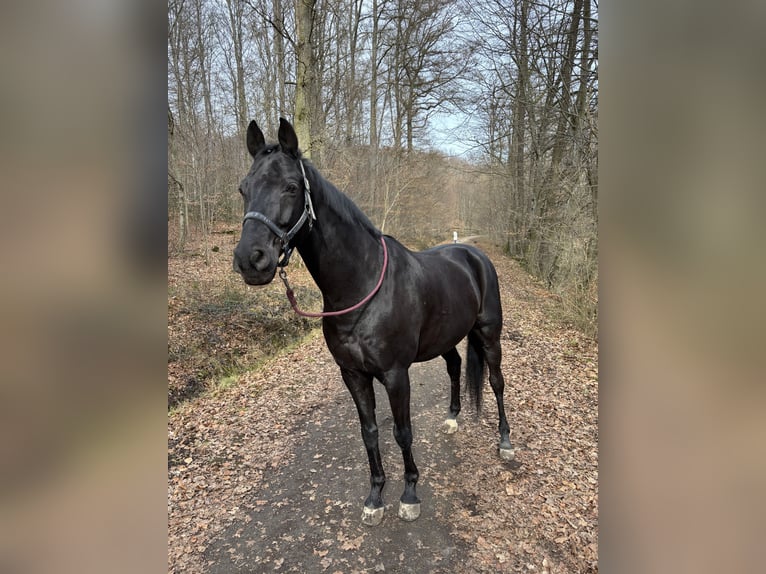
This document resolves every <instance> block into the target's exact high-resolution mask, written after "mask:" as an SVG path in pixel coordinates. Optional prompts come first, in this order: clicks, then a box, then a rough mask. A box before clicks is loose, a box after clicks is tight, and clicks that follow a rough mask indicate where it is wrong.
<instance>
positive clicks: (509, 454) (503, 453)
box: [499, 448, 516, 460]
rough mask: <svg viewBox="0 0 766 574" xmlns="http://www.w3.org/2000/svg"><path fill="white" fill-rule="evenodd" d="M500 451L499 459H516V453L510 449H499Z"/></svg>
mask: <svg viewBox="0 0 766 574" xmlns="http://www.w3.org/2000/svg"><path fill="white" fill-rule="evenodd" d="M499 450H500V458H502V459H503V460H513V459H514V458H516V451H515V450H513V449H512V448H501V449H499Z"/></svg>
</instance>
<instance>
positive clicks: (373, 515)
mask: <svg viewBox="0 0 766 574" xmlns="http://www.w3.org/2000/svg"><path fill="white" fill-rule="evenodd" d="M381 522H383V507H382V506H381V507H380V508H368V507H367V506H365V507H364V509H363V510H362V524H366V525H367V526H377V525H378V524H380V523H381Z"/></svg>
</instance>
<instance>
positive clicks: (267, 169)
mask: <svg viewBox="0 0 766 574" xmlns="http://www.w3.org/2000/svg"><path fill="white" fill-rule="evenodd" d="M278 140H279V143H278V144H267V143H266V141H265V139H264V136H263V133H262V132H261V130H260V128H259V127H258V125H257V124H256V123H255V122H254V121H252V122H250V125H249V127H248V130H247V149H248V151H249V152H250V155H251V156H252V157H253V164H252V167H251V168H250V172H249V173H248V174H247V176H246V177H245V178H244V179H243V180H242V183H241V184H240V188H239V192H240V194H241V195H242V198H243V200H244V204H245V217H244V221H243V225H242V235H241V237H240V240H239V243H238V245H237V247H236V248H235V250H234V269H235V270H236V271H237V272H239V273H240V274H241V275H242V277H243V279H244V280H245V282H246V283H247V284H249V285H263V284H265V283H269V282H270V281H271V280H272V279H274V275H275V273H276V271H277V267H281V268H282V270H281V271H280V275H281V276H282V277H283V279H284V280H285V284H286V285H287V281H286V276H285V275H284V269H283V268H284V266H285V265H286V264H287V262H288V260H289V258H290V254H291V253H292V250H293V248H294V247H295V248H297V249H298V251H299V252H300V254H301V257H302V258H303V261H304V262H305V264H306V268H307V269H308V270H309V272H310V273H311V276H312V277H313V278H314V281H316V284H317V286H318V287H319V289H320V290H321V292H322V296H323V299H324V310H325V313H324V314H322V315H323V316H324V318H323V320H322V328H323V331H324V337H325V341H326V342H327V346H328V347H329V349H330V352H331V353H332V355H333V357H334V359H335V361H336V363H337V364H338V366H339V367H340V371H341V375H342V377H343V381H344V383H345V384H346V386H347V387H348V390H349V391H350V392H351V396H352V397H353V399H354V402H355V403H356V408H357V411H358V412H359V421H360V423H361V427H362V438H363V440H364V446H365V448H366V449H367V456H368V457H369V462H370V483H371V486H372V488H371V490H370V495H369V496H368V497H367V499H366V500H365V503H364V512H363V515H362V521H363V522H364V523H365V524H369V525H376V524H379V523H380V521H381V520H382V519H383V498H382V490H383V485H384V483H385V474H384V472H383V465H382V463H381V458H380V450H379V448H378V426H377V422H376V420H375V393H374V389H373V387H372V380H373V378H375V379H378V380H379V381H380V382H381V383H382V384H383V386H384V387H385V389H386V392H387V393H388V398H389V401H390V403H391V412H392V413H393V416H394V437H395V438H396V442H397V443H398V444H399V446H400V447H401V450H402V456H403V457H404V469H405V470H404V493H403V494H402V496H401V499H400V505H399V516H400V517H401V518H403V519H404V520H415V519H416V518H417V517H418V516H419V515H420V500H419V499H418V497H417V495H416V493H415V486H416V484H417V481H418V469H417V467H416V466H415V461H414V459H413V456H412V427H411V423H410V379H409V374H408V369H409V367H410V365H411V364H412V363H414V362H419V361H428V360H429V359H433V358H435V357H438V356H439V355H441V356H442V357H444V360H445V361H446V363H447V372H448V374H449V377H450V380H451V383H452V388H451V400H450V406H449V414H448V418H447V420H446V422H445V426H444V431H445V432H448V433H451V432H455V431H456V430H457V422H456V418H457V415H458V413H459V412H460V365H461V359H460V355H459V354H458V351H457V349H456V345H457V344H458V343H459V342H460V341H461V340H462V339H463V338H464V337H466V336H467V338H468V345H467V365H466V379H467V383H468V390H469V392H470V394H471V395H472V397H473V398H474V400H475V402H476V406H477V409H478V408H479V407H480V404H481V388H482V379H483V375H484V366H485V362H486V364H487V365H488V366H489V382H490V385H491V386H492V390H493V391H494V393H495V398H496V399H497V409H498V415H499V419H500V422H499V425H498V428H499V431H500V444H499V452H500V456H501V457H502V458H504V459H508V460H509V459H512V458H513V454H514V451H513V447H512V446H511V443H510V440H509V427H508V421H507V420H506V417H505V408H504V406H503V388H504V382H503V375H502V373H501V371H500V355H501V350H500V331H501V328H502V324H503V320H502V309H501V306H500V294H499V289H498V280H497V273H496V271H495V268H494V267H493V265H492V263H491V262H490V260H489V259H488V258H487V256H486V255H485V254H484V253H482V252H481V251H480V250H478V249H476V248H474V247H471V246H468V245H461V244H450V245H443V246H439V247H434V248H432V249H428V250H425V251H422V252H419V253H414V252H412V251H409V250H408V249H407V248H405V247H404V246H403V245H401V244H400V243H399V242H398V241H396V240H395V239H393V238H392V237H389V236H387V235H386V236H384V235H382V233H381V232H380V231H379V230H378V229H376V228H375V226H374V225H373V224H372V223H371V222H370V220H369V219H368V218H367V217H366V216H365V215H364V213H362V211H361V210H360V209H359V208H358V207H357V206H356V205H354V203H353V202H352V201H351V200H350V199H349V198H348V197H346V196H345V195H344V194H343V193H341V192H340V191H338V190H337V189H336V188H335V187H334V186H333V185H332V184H331V183H330V182H328V181H327V180H325V179H324V178H323V177H322V175H321V174H320V173H319V172H318V171H317V170H316V169H315V168H314V167H313V166H312V165H311V163H309V162H308V161H306V160H305V159H303V158H302V157H301V152H300V151H299V149H298V138H297V136H296V135H295V131H294V130H293V127H292V125H290V123H289V122H288V121H287V120H285V119H280V125H279V137H278ZM288 294H289V295H290V296H291V301H292V302H294V299H293V298H292V293H291V292H290V291H289V286H288Z"/></svg>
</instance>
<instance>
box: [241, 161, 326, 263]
mask: <svg viewBox="0 0 766 574" xmlns="http://www.w3.org/2000/svg"><path fill="white" fill-rule="evenodd" d="M298 164H299V165H300V166H301V173H302V174H303V197H304V209H303V213H301V216H300V218H298V221H296V222H295V225H293V226H292V228H290V230H289V231H283V230H281V229H280V228H279V226H278V225H277V224H276V223H274V222H273V221H272V220H271V219H269V218H268V217H266V216H265V215H264V214H263V213H261V212H260V211H248V212H247V213H245V216H244V218H243V219H242V226H243V227H244V225H245V223H247V222H248V221H249V220H251V219H253V220H255V221H260V222H261V223H263V224H264V225H266V227H268V228H269V229H270V230H271V232H272V233H273V234H274V235H276V236H277V237H278V238H279V240H280V242H281V243H282V258H281V259H280V260H279V261H278V262H277V267H286V266H287V264H288V263H289V262H290V256H291V255H292V254H293V249H294V246H293V245H290V242H291V241H292V240H293V238H294V237H295V236H296V235H297V234H298V232H299V231H300V230H301V228H302V227H303V225H304V224H305V223H306V221H308V222H309V229H311V227H312V226H313V224H314V221H316V218H317V216H316V214H315V213H314V204H313V203H311V185H310V184H309V179H308V178H307V177H306V170H305V169H304V168H303V162H302V161H300V160H298Z"/></svg>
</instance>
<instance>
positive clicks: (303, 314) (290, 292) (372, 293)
mask: <svg viewBox="0 0 766 574" xmlns="http://www.w3.org/2000/svg"><path fill="white" fill-rule="evenodd" d="M380 242H381V243H382V244H383V269H381V271H380V279H378V284H377V285H375V288H374V289H373V290H372V291H370V294H369V295H367V297H365V298H364V299H362V300H361V301H359V303H357V304H356V305H353V306H351V307H348V308H346V309H341V310H340V311H325V312H322V313H309V312H307V311H301V310H300V309H299V308H298V302H297V301H296V300H295V293H293V290H292V289H291V288H290V284H289V283H288V282H287V272H286V271H285V269H284V267H283V268H281V269H280V270H279V277H280V278H281V279H282V282H283V283H284V284H285V288H286V289H287V299H288V300H289V301H290V305H291V306H292V308H293V311H295V312H296V313H297V314H298V315H300V316H301V317H335V316H337V315H345V314H346V313H351V311H356V310H357V309H359V307H361V306H362V305H364V304H365V303H367V302H368V301H369V300H370V299H372V298H373V297H374V296H375V293H377V292H378V290H379V289H380V286H381V285H382V284H383V277H384V276H385V274H386V268H387V267H388V248H387V247H386V240H385V239H384V238H383V236H382V235H381V236H380Z"/></svg>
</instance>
